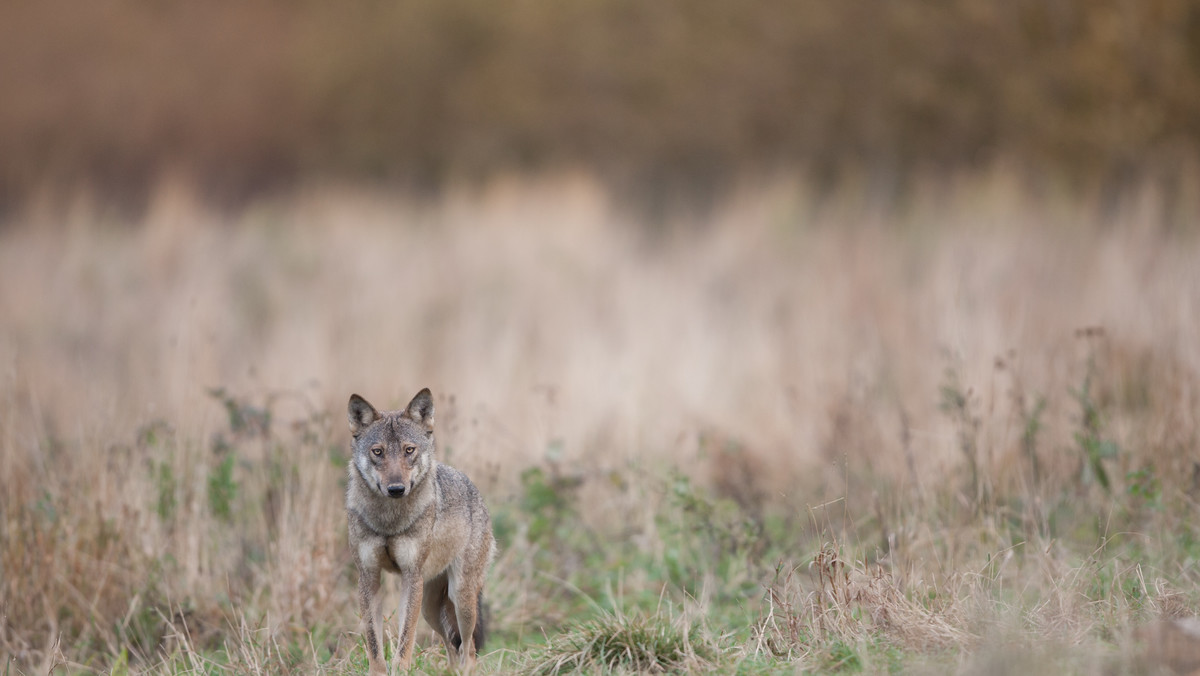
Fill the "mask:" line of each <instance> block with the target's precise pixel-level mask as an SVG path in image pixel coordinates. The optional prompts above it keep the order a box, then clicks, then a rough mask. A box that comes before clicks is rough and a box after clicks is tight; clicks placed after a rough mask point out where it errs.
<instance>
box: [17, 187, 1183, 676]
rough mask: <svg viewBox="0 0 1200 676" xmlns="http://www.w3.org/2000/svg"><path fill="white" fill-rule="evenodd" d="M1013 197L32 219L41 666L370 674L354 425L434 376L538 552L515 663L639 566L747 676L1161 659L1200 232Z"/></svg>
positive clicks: (171, 200) (532, 551)
mask: <svg viewBox="0 0 1200 676" xmlns="http://www.w3.org/2000/svg"><path fill="white" fill-rule="evenodd" d="M1013 185H1014V183H1013V182H1010V181H1007V180H1005V179H1004V177H993V178H990V179H987V180H980V181H977V182H964V183H963V184H962V185H957V186H953V187H951V188H948V189H947V188H945V187H944V186H943V187H942V188H939V189H933V188H930V189H929V190H928V191H926V192H924V193H918V194H917V195H916V196H915V197H914V198H913V199H912V201H911V202H910V203H909V204H908V205H907V206H906V207H905V208H903V209H900V210H895V211H883V210H880V209H874V208H872V207H871V206H870V204H871V202H870V200H869V199H864V196H862V195H855V194H852V193H842V194H839V195H837V196H833V197H827V196H826V197H821V198H818V197H816V196H813V195H810V194H808V193H806V192H805V191H804V190H803V189H802V188H798V187H797V186H795V185H794V184H789V183H787V182H780V183H779V184H778V185H775V186H771V187H765V188H760V189H755V190H752V191H747V192H746V193H745V194H744V195H741V196H740V197H737V198H734V199H732V200H731V201H730V202H728V203H727V204H725V205H723V206H722V208H720V209H718V210H716V211H715V212H713V213H711V214H709V215H706V216H703V217H699V216H692V217H683V216H681V217H679V218H678V219H677V220H667V221H665V222H661V223H657V224H655V225H656V227H652V228H646V227H642V225H643V224H639V223H633V222H630V220H629V219H628V217H627V216H625V215H624V213H623V212H622V211H620V210H619V209H615V208H613V207H612V205H610V204H609V203H608V202H607V201H606V200H605V199H604V197H603V195H602V194H601V193H600V192H598V191H597V190H595V189H594V188H593V186H592V184H591V183H590V182H588V181H585V180H562V181H559V182H555V183H552V184H548V185H546V184H539V185H528V184H513V183H503V182H502V183H497V184H495V185H493V186H492V187H491V188H489V189H487V190H485V191H482V192H461V193H459V192H451V193H449V194H448V195H447V197H446V198H445V199H444V200H443V201H441V202H439V203H437V204H425V205H413V204H410V203H404V202H395V201H390V200H388V199H387V198H384V197H380V196H369V197H368V196H363V195H360V194H353V193H346V192H324V193H314V194H309V195H307V196H298V197H296V198H294V199H291V200H289V201H287V202H284V203H279V204H273V205H264V206H261V207H260V208H257V209H256V210H253V211H250V212H247V213H245V214H243V215H241V216H239V217H237V218H236V219H234V221H233V222H225V221H224V220H222V219H221V218H219V217H217V216H213V215H212V214H210V213H209V212H206V211H205V210H204V209H202V208H199V207H197V206H196V205H195V204H194V203H193V202H192V201H190V200H189V199H187V196H186V193H185V192H183V191H170V190H168V191H164V192H163V193H162V194H160V195H159V196H158V198H157V201H156V202H155V204H154V205H153V207H152V208H151V210H150V212H149V214H148V215H147V217H146V219H145V222H143V223H137V224H128V223H112V222H106V221H105V218H104V217H103V214H98V213H97V212H96V211H95V210H92V209H89V208H88V207H87V206H86V205H82V206H80V207H79V208H78V209H75V210H73V211H71V212H70V213H68V215H67V216H65V217H63V218H61V219H56V220H55V221H54V222H46V221H45V219H44V218H41V217H38V216H37V215H32V216H30V217H28V219H27V221H28V222H27V223H25V224H24V225H22V224H18V225H16V226H14V227H10V228H9V229H7V230H5V231H3V232H0V317H3V321H2V324H0V328H2V333H0V477H2V478H0V482H2V483H0V611H2V612H0V654H3V655H6V656H7V657H6V664H5V668H9V667H10V666H11V667H12V668H14V669H15V670H17V673H43V672H44V671H45V670H46V669H47V668H49V666H50V665H52V664H55V663H60V664H65V665H67V668H68V670H69V671H73V670H79V671H89V670H95V671H109V670H112V671H121V670H122V669H125V668H130V669H133V670H135V671H140V670H148V671H172V672H178V671H185V670H188V669H194V670H197V671H199V672H204V673H214V672H222V670H230V671H235V672H252V673H281V672H290V673H308V672H314V671H324V672H329V673H345V672H348V671H353V670H354V669H357V668H359V667H360V666H361V665H360V664H359V662H360V661H361V659H360V658H361V651H360V650H358V649H357V645H358V641H357V640H356V636H354V635H353V633H350V632H353V630H354V627H355V626H356V616H357V613H356V611H355V609H354V604H353V599H352V589H353V584H352V580H353V567H352V566H351V565H350V559H349V556H348V553H347V552H346V548H345V540H344V537H345V536H344V523H343V516H342V514H341V510H340V503H341V484H340V482H341V481H342V480H343V476H344V457H345V456H344V454H345V450H344V449H345V445H346V444H345V430H344V427H343V425H344V423H342V419H343V418H342V411H343V410H344V408H343V407H344V406H345V400H346V398H347V396H348V395H349V394H350V393H351V392H359V393H362V394H364V395H366V396H368V397H371V398H372V399H375V398H378V399H380V400H381V401H384V402H386V400H390V401H391V402H392V403H393V404H398V403H402V400H404V399H405V398H406V397H407V396H409V395H411V392H413V391H415V389H417V388H419V387H421V386H424V385H428V386H430V387H432V388H433V390H434V391H435V393H437V394H438V395H439V398H438V399H437V405H438V406H439V424H440V425H441V426H442V428H441V432H440V434H441V436H440V444H441V450H442V453H443V455H444V456H445V457H447V458H448V459H449V460H450V462H452V463H453V464H455V465H456V466H459V467H461V468H463V469H464V470H466V471H467V472H468V473H469V474H471V475H472V476H473V477H475V478H476V480H477V482H478V483H479V484H480V486H481V488H482V489H483V492H484V494H485V495H486V496H487V497H488V500H489V503H490V504H491V505H492V507H493V511H494V512H495V513H496V517H497V527H498V529H503V530H504V533H503V535H502V537H501V541H502V542H504V543H505V544H506V548H505V550H504V551H503V552H502V554H501V557H500V559H499V561H498V563H497V565H496V569H495V571H494V573H493V580H492V583H491V586H490V588H489V596H490V598H491V599H492V612H493V615H494V626H496V628H497V632H498V636H499V640H500V643H499V644H497V645H500V646H502V647H504V649H503V650H500V651H498V652H496V653H493V654H492V655H491V656H490V657H489V659H488V660H485V668H489V669H496V670H499V671H504V670H506V669H508V668H512V665H513V664H519V663H520V655H519V651H521V650H523V649H524V648H525V647H526V646H528V645H529V644H530V642H534V643H536V642H537V641H539V640H540V639H539V637H540V636H541V635H542V634H543V632H545V635H547V636H553V635H554V633H555V632H556V631H557V629H558V628H559V627H560V626H561V624H562V623H564V622H566V621H567V620H568V619H571V618H574V617H576V616H579V617H586V616H587V613H588V612H589V611H588V606H587V605H586V604H584V605H581V604H580V603H579V600H578V598H579V597H578V595H577V594H576V593H575V592H574V591H571V590H572V589H579V588H584V591H585V592H586V593H587V594H593V595H594V593H595V591H596V590H597V589H600V588H604V587H605V585H609V584H612V583H613V582H614V581H616V583H618V584H619V585H620V591H619V593H618V594H617V596H618V597H619V598H625V599H626V601H627V602H629V603H631V604H633V605H635V606H638V605H640V606H641V607H646V604H647V603H653V602H656V601H655V600H656V599H661V598H662V596H663V595H664V594H666V595H667V596H669V597H670V598H672V599H674V600H675V601H677V602H678V603H681V604H691V606H694V608H693V610H694V612H695V613H696V614H697V615H696V616H707V619H706V620H705V622H706V624H707V625H708V629H709V630H712V631H713V632H715V635H719V636H722V637H723V638H722V641H724V642H725V643H724V645H723V646H722V650H724V651H726V652H725V653H723V655H724V656H723V657H721V658H720V659H721V660H725V661H724V662H722V664H723V666H722V667H720V668H721V669H725V668H728V667H729V666H730V664H732V662H730V660H733V661H735V662H736V663H737V664H740V665H742V666H741V667H740V668H742V669H743V670H750V671H753V670H754V669H762V670H770V669H774V668H779V669H784V670H788V669H792V668H794V667H793V666H792V664H791V661H790V660H799V662H800V664H803V665H807V666H810V667H814V668H819V669H830V670H836V669H844V668H849V666H853V665H854V664H858V665H859V666H865V668H869V669H887V668H890V667H889V664H890V662H889V660H893V661H895V660H898V661H899V663H900V664H901V665H909V666H913V665H914V663H912V662H909V661H907V660H909V659H912V658H911V657H910V656H914V655H915V656H924V658H928V659H933V660H948V661H949V664H951V665H955V666H954V668H956V669H960V670H965V671H979V670H986V669H987V668H990V667H989V666H988V665H991V664H992V662H989V661H988V660H991V659H992V658H991V657H989V655H992V654H993V653H989V652H988V651H989V650H995V648H994V646H997V645H999V646H1004V645H1010V644H1011V645H1020V646H1047V645H1060V646H1068V647H1073V648H1072V650H1076V649H1078V650H1083V651H1085V652H1086V651H1087V650H1089V648H1087V647H1088V646H1091V647H1096V646H1099V648H1097V649H1096V650H1092V651H1091V652H1086V654H1085V655H1084V656H1082V657H1080V658H1079V659H1078V660H1076V661H1070V660H1072V659H1074V658H1072V657H1071V656H1072V655H1078V654H1080V653H1075V652H1071V651H1067V652H1065V653H1063V654H1064V655H1067V657H1065V658H1064V659H1067V660H1068V664H1070V665H1073V666H1072V668H1075V669H1084V670H1085V669H1088V668H1089V667H1088V666H1087V665H1095V664H1098V662H1096V660H1100V659H1102V658H1103V656H1104V655H1124V654H1128V653H1129V651H1130V650H1131V649H1132V648H1131V647H1130V646H1131V644H1130V643H1129V640H1128V639H1127V638H1125V637H1127V635H1128V630H1129V629H1130V627H1132V626H1133V625H1135V624H1138V623H1140V622H1142V621H1144V620H1146V619H1149V618H1152V617H1155V616H1158V615H1166V616H1179V615H1186V614H1191V613H1193V612H1195V610H1196V594H1195V593H1194V591H1193V590H1194V588H1195V582H1196V576H1197V572H1196V562H1197V559H1198V558H1200V547H1198V546H1197V544H1196V543H1198V542H1200V535H1198V534H1197V529H1196V528H1195V527H1194V526H1193V525H1192V524H1191V519H1190V514H1192V513H1194V512H1193V510H1194V508H1195V502H1194V496H1195V494H1196V491H1197V490H1198V489H1200V486H1198V485H1197V479H1196V476H1197V475H1198V473H1200V470H1198V469H1197V467H1200V466H1198V465H1197V439H1198V438H1200V437H1198V433H1200V426H1198V424H1197V422H1198V421H1197V417H1196V416H1197V411H1200V378H1198V374H1200V342H1198V341H1197V340H1196V336H1197V335H1200V266H1197V265H1196V264H1195V261H1197V260H1200V257H1198V256H1200V242H1198V241H1197V240H1196V238H1195V235H1194V233H1191V232H1167V231H1164V230H1163V229H1161V228H1159V227H1158V223H1159V222H1160V218H1159V217H1160V216H1161V214H1160V212H1159V211H1158V210H1157V209H1158V205H1159V204H1160V203H1159V202H1158V201H1157V200H1156V199H1155V196H1154V194H1153V193H1146V194H1145V195H1144V196H1143V198H1142V199H1140V200H1137V201H1133V202H1130V203H1128V204H1123V205H1120V206H1119V207H1118V208H1116V209H1115V210H1112V211H1108V212H1106V213H1105V214H1103V220H1104V221H1105V223H1106V225H1105V227H1100V226H1099V225H1098V224H1097V221H1098V220H1100V219H1101V215H1099V214H1098V213H1097V212H1096V210H1095V209H1094V208H1093V207H1092V205H1079V204H1073V203H1067V202H1060V201H1056V200H1054V199H1051V198H1046V197H1042V198H1035V197H1033V196H1030V195H1029V194H1027V193H1024V192H1021V191H1019V190H1016V189H1015V188H1013V187H1012V186H1013ZM1190 213H1191V214H1192V216H1191V220H1192V221H1195V215H1196V213H1195V212H1194V211H1193V212H1190ZM215 388H221V389H222V391H223V393H222V394H220V395H219V396H214V394H213V393H212V391H213V390H214V389H215ZM531 468H535V469H536V471H532V470H531ZM676 471H678V472H682V473H681V474H675V472H676ZM1100 474H1103V476H1104V477H1105V478H1106V479H1107V480H1108V484H1109V486H1108V488H1107V489H1106V488H1104V487H1103V486H1102V483H1101V481H1100V479H1099V476H1100ZM664 515H666V517H665V518H664ZM831 543H832V544H831ZM777 563H778V564H779V567H778V568H777V567H776V564H777ZM810 564H811V565H810ZM773 571H774V572H773ZM773 580H774V581H773ZM564 582H565V584H564ZM643 601H645V603H643ZM651 607H653V606H651ZM1079 646H1083V648H1076V647H1079ZM509 650H516V651H518V654H517V655H515V656H514V655H513V654H512V653H510V652H508V651H509ZM847 651H849V652H847ZM897 651H898V652H897ZM1023 651H1024V653H1025V654H1030V652H1029V650H1024V649H1023ZM1001 652H1003V651H1001ZM1097 655H1099V656H1100V657H1097ZM419 659H420V660H423V661H422V662H421V664H423V665H425V668H431V669H436V668H439V667H438V665H439V664H441V662H439V660H441V656H440V652H438V650H436V649H429V650H427V651H425V652H423V653H422V654H421V655H420V656H419ZM856 660H857V661H856ZM1055 664H1057V663H1055ZM771 665H775V666H771ZM1080 665H1083V666H1080ZM1048 668H1053V667H1048Z"/></svg>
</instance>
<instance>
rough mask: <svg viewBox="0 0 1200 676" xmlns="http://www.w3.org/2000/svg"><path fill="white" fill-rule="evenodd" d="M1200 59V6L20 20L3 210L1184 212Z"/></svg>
mask: <svg viewBox="0 0 1200 676" xmlns="http://www.w3.org/2000/svg"><path fill="white" fill-rule="evenodd" d="M1198 45H1200V8H1198V7H1197V6H1196V4H1195V3H1194V2H1190V1H1189V0H1153V1H1147V2H1117V1H1115V0H1104V1H1100V2H1097V1H1095V0H1067V1H1064V2H1055V3H1046V2H1042V1H1041V0H1017V1H1013V2H990V1H982V0H955V1H953V2H936V3H929V2H918V3H913V2H906V3H891V2H879V1H878V0H853V1H843V2H834V3H830V2H820V1H817V0H803V1H800V2H779V1H778V0H753V1H750V2H739V3H729V2H724V1H722V0H669V1H666V2H653V3H646V2H640V1H638V0H603V1H591V2H573V3H553V2H542V3H530V2H519V3H515V4H507V5H504V6H498V5H495V4H492V3H487V2H480V1H478V0H436V1H433V0H426V1H421V2H408V3H403V4H400V5H392V4H387V3H354V4H353V5H350V6H346V5H344V4H337V5H333V4H326V3H312V2H307V3H305V2H302V3H296V2H285V1H279V0H276V1H274V2H257V3H250V4H246V3H235V2H215V3H153V2H109V1H105V2H89V3H86V4H83V5H80V4H75V3H71V4H67V3H59V2H50V3H45V2H11V3H5V4H4V6H3V7H2V8H0V96H2V97H3V100H4V102H5V103H4V105H3V106H0V158H2V159H0V206H3V205H7V206H10V207H11V206H13V205H16V204H18V203H22V202H24V201H26V200H27V199H28V198H29V197H30V195H31V194H34V193H36V192H37V191H39V190H42V189H44V188H47V187H51V188H53V187H54V186H64V185H65V186H67V187H68V188H71V189H76V188H79V187H81V186H82V187H92V188H95V190H96V194H97V197H98V198H100V199H102V200H105V201H113V200H117V199H120V198H121V197H122V196H124V198H126V199H134V200H135V201H141V200H144V199H145V197H146V196H148V195H149V194H150V192H152V189H153V188H154V187H155V186H156V184H157V182H158V181H159V180H160V178H161V176H162V175H163V172H167V173H169V174H173V175H175V176H176V177H180V176H182V177H185V178H188V179H189V180H194V181H196V182H197V183H198V185H200V186H201V188H202V189H203V191H204V192H205V194H207V195H208V196H209V197H212V198H220V199H233V198H239V197H243V196H246V195H249V194H255V193H257V192H259V191H261V190H262V189H264V188H268V187H272V186H280V185H284V184H288V183H290V182H294V181H307V180H311V179H314V178H316V179H322V178H329V177H332V178H336V179H367V180H383V181H389V182H397V183H400V184H404V185H418V186H437V185H443V184H444V183H445V181H447V180H457V179H462V178H464V177H467V178H470V177H478V176H490V175H493V174H494V173H495V172H497V170H512V169H547V168H554V167H562V166H570V167H578V166H586V167H588V168H589V169H591V170H593V171H595V172H596V173H597V174H598V175H600V176H601V177H603V178H604V179H605V180H608V181H610V182H611V183H612V184H614V185H620V186H624V187H625V188H629V189H636V188H639V187H641V188H645V187H646V186H647V185H649V186H651V189H650V190H647V191H645V194H644V195H643V197H645V198H646V199H662V197H661V191H662V190H663V189H665V188H667V187H669V185H670V184H671V183H673V182H676V181H680V182H684V183H689V184H692V185H696V186H699V187H702V188H705V189H710V188H713V187H715V186H717V185H719V184H722V183H725V182H728V181H731V180H732V179H735V178H739V177H741V176H742V175H743V173H742V172H744V171H745V170H747V169H751V170H756V171H761V170H772V169H775V168H778V167H780V166H784V167H788V168H793V169H794V168H797V167H800V168H806V169H809V170H811V171H812V172H813V175H814V176H816V177H818V178H821V179H822V180H827V181H837V180H839V177H841V178H845V177H846V176H857V175H860V174H863V173H866V174H869V175H872V176H874V177H875V179H874V180H877V182H878V183H879V184H880V186H881V187H882V188H883V189H885V190H886V189H890V188H888V186H890V185H894V184H896V183H899V182H903V181H904V180H907V178H909V177H911V173H910V170H913V169H918V170H922V171H934V172H942V171H953V170H957V169H962V168H978V167H989V166H991V165H992V164H994V163H996V162H1009V163H1013V164H1015V165H1017V166H1019V167H1021V168H1022V170H1024V171H1031V172H1034V174H1035V176H1034V178H1035V180H1039V181H1040V180H1043V179H1044V178H1046V177H1050V178H1053V179H1055V180H1062V179H1066V180H1068V181H1070V182H1075V183H1078V184H1082V185H1086V186H1092V185H1100V186H1102V187H1104V188H1105V189H1111V188H1114V187H1121V186H1124V185H1125V184H1127V183H1129V182H1131V181H1135V179H1137V178H1138V177H1139V176H1140V175H1141V174H1143V173H1147V172H1148V173H1149V174H1151V175H1153V176H1163V177H1166V178H1167V184H1168V185H1169V186H1171V188H1170V189H1172V190H1177V189H1180V186H1181V185H1183V186H1186V185H1187V177H1186V175H1183V174H1182V173H1181V172H1183V171H1185V170H1186V169H1187V166H1188V165H1189V164H1194V161H1195V159H1196V157H1197V152H1198V150H1200V148H1198V147H1197V139H1198V138H1200V127H1198V125H1200V48H1198V47H1197V46H1198ZM651 179H653V180H651ZM1193 180H1194V178H1193ZM1181 182H1182V183H1181Z"/></svg>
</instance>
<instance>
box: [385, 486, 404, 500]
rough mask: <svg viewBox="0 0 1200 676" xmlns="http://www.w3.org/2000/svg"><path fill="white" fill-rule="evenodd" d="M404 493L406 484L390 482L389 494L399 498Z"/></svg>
mask: <svg viewBox="0 0 1200 676" xmlns="http://www.w3.org/2000/svg"><path fill="white" fill-rule="evenodd" d="M402 495H404V484H388V496H390V497H393V498H398V497H401V496H402Z"/></svg>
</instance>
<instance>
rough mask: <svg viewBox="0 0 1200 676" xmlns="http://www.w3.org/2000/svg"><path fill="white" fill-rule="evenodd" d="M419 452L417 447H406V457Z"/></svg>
mask: <svg viewBox="0 0 1200 676" xmlns="http://www.w3.org/2000/svg"><path fill="white" fill-rule="evenodd" d="M416 450H417V447H416V446H405V447H404V455H412V454H413V453H414V452H415V451H416Z"/></svg>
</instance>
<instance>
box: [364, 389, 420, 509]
mask: <svg viewBox="0 0 1200 676" xmlns="http://www.w3.org/2000/svg"><path fill="white" fill-rule="evenodd" d="M346 412H347V415H348V417H349V419H350V434H351V435H353V437H354V459H353V460H352V462H353V463H354V466H355V467H356V468H358V472H359V474H361V475H362V477H363V480H365V481H366V482H367V485H368V486H369V487H370V489H371V490H373V491H377V492H378V493H379V494H380V495H383V496H385V497H389V498H402V497H404V496H405V495H408V494H410V493H412V492H413V489H414V488H415V487H416V486H417V484H418V483H420V481H421V479H422V478H423V477H424V476H425V475H426V474H427V473H428V472H429V468H430V467H432V466H433V395H431V394H430V393H429V388H425V389H423V390H421V391H420V392H418V393H417V396H415V397H413V400H412V401H410V402H409V403H408V406H406V407H404V409H403V410H400V411H384V412H383V413H380V412H379V411H376V410H375V407H374V406H372V405H371V404H369V403H367V400H366V399H363V398H362V397H360V396H358V395H357V394H352V395H350V405H349V406H348V407H347V411H346Z"/></svg>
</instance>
